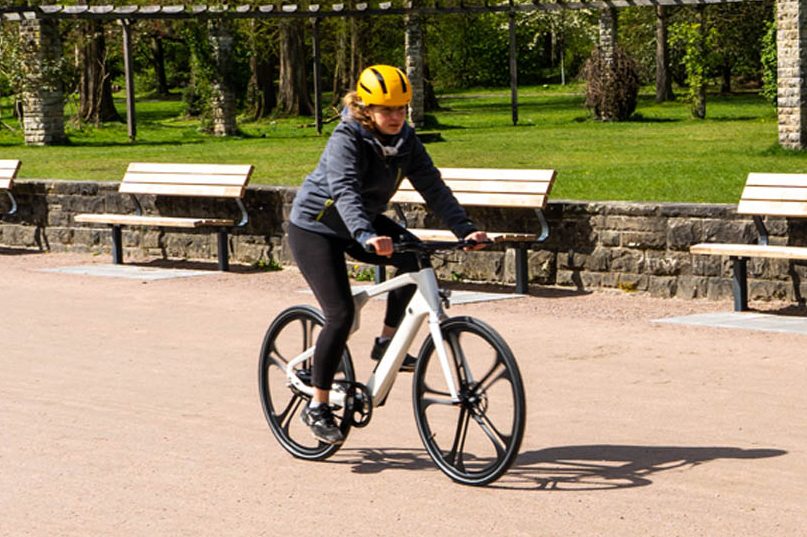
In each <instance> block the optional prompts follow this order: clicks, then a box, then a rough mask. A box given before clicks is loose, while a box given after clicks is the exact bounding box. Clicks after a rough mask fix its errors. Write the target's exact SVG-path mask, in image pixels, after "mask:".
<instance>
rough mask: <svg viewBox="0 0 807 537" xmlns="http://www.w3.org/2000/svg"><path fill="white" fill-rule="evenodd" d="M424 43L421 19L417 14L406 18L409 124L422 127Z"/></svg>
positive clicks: (424, 116)
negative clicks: (410, 85)
mask: <svg viewBox="0 0 807 537" xmlns="http://www.w3.org/2000/svg"><path fill="white" fill-rule="evenodd" d="M424 45H425V41H424V38H423V18H422V16H421V15H420V14H419V13H411V14H409V15H407V16H406V39H405V43H404V48H405V55H406V76H407V77H409V82H410V83H411V84H412V104H411V105H410V106H409V122H410V123H411V124H412V125H413V126H414V127H415V128H418V127H422V126H423V125H424V124H425V120H426V85H425V82H424V74H423V71H424V68H423V62H424V56H425V54H426V51H425V47H424Z"/></svg>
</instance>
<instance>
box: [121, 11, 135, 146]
mask: <svg viewBox="0 0 807 537" xmlns="http://www.w3.org/2000/svg"><path fill="white" fill-rule="evenodd" d="M120 24H121V26H122V27H123V65H124V71H126V125H127V127H128V129H129V141H130V142H134V141H135V138H136V137H137V124H136V122H135V88H134V68H133V65H132V25H131V21H129V20H128V19H121V21H120Z"/></svg>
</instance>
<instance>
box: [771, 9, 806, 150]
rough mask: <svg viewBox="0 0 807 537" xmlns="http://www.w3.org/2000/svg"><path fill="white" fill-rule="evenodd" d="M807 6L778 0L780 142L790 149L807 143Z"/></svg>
mask: <svg viewBox="0 0 807 537" xmlns="http://www.w3.org/2000/svg"><path fill="white" fill-rule="evenodd" d="M805 26H807V6H805V4H804V3H803V1H802V0H777V2H776V49H777V50H776V52H777V97H776V98H777V108H778V114H779V144H780V145H781V146H782V147H785V148H788V149H803V148H804V147H805V146H807V136H805V134H807V117H805V113H806V112H807V110H806V109H805V107H807V99H805V92H807V79H805V77H804V65H805V62H807V28H806V27H805Z"/></svg>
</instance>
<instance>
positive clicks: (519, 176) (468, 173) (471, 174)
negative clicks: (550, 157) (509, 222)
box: [440, 168, 555, 182]
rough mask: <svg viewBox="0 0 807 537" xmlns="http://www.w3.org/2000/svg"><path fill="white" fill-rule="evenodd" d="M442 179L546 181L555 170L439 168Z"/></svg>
mask: <svg viewBox="0 0 807 537" xmlns="http://www.w3.org/2000/svg"><path fill="white" fill-rule="evenodd" d="M440 175H441V176H442V177H443V180H444V181H449V180H454V179H459V180H484V181H546V182H552V181H554V179H555V170H523V169H513V168H440Z"/></svg>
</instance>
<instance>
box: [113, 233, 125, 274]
mask: <svg viewBox="0 0 807 537" xmlns="http://www.w3.org/2000/svg"><path fill="white" fill-rule="evenodd" d="M120 228H121V227H120V226H119V225H113V226H112V262H113V263H114V264H116V265H121V264H123V241H122V239H121V230H120Z"/></svg>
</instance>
